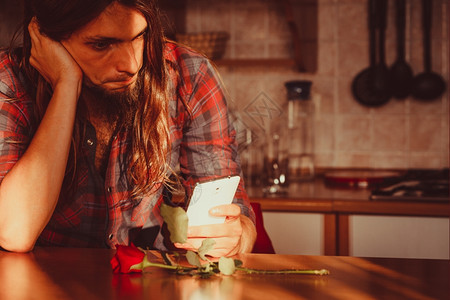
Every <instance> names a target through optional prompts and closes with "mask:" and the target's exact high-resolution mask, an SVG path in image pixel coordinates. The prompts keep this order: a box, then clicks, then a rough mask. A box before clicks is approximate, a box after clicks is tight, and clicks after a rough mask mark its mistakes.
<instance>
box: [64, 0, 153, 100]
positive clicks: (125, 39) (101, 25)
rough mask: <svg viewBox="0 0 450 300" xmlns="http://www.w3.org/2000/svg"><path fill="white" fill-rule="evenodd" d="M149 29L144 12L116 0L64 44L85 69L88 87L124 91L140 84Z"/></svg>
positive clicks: (117, 92) (113, 92)
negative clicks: (138, 81)
mask: <svg viewBox="0 0 450 300" xmlns="http://www.w3.org/2000/svg"><path fill="white" fill-rule="evenodd" d="M146 31H147V21H146V20H145V18H144V16H143V15H142V14H141V13H140V12H138V11H137V10H134V9H131V8H128V7H125V6H122V5H120V4H118V3H116V2H114V3H113V4H111V5H110V6H108V7H107V8H106V9H105V10H104V11H103V12H102V13H101V14H100V15H99V16H98V17H97V18H96V19H94V20H93V21H91V22H90V23H88V24H87V25H86V26H84V27H83V28H81V29H80V30H78V31H76V32H74V33H73V34H72V35H71V36H70V38H69V39H67V40H64V41H62V44H63V45H64V47H65V48H66V49H67V50H68V51H69V53H70V54H71V55H72V57H73V58H74V59H75V61H76V62H77V63H78V65H79V66H80V67H81V69H82V70H83V73H84V83H85V85H86V86H88V87H94V88H97V89H100V90H103V91H104V92H105V93H106V94H120V93H122V92H125V91H127V90H130V89H132V88H133V87H134V86H135V84H136V79H137V77H138V73H139V70H140V69H141V67H142V63H143V52H144V42H145V37H144V35H145V33H146Z"/></svg>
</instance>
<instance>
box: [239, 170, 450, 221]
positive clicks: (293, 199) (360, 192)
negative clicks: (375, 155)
mask: <svg viewBox="0 0 450 300" xmlns="http://www.w3.org/2000/svg"><path fill="white" fill-rule="evenodd" d="M246 189H247V192H248V195H249V197H250V200H251V201H253V202H258V203H260V204H261V208H262V210H263V211H287V212H319V213H357V214H379V215H405V216H430V217H448V216H449V214H450V202H433V201H398V200H385V201H380V200H377V201H374V200H370V199H369V196H370V193H371V190H370V189H369V188H366V189H364V188H341V187H330V186H328V185H326V184H325V182H324V180H323V178H322V177H319V178H316V179H315V180H314V181H310V182H302V183H295V184H291V185H289V188H288V192H287V193H286V194H285V195H279V196H265V195H264V194H263V192H262V188H261V187H247V188H246Z"/></svg>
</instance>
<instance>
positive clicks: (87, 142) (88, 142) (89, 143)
mask: <svg viewBox="0 0 450 300" xmlns="http://www.w3.org/2000/svg"><path fill="white" fill-rule="evenodd" d="M86 144H88V145H89V146H92V145H94V142H93V141H92V140H91V139H88V140H87V141H86Z"/></svg>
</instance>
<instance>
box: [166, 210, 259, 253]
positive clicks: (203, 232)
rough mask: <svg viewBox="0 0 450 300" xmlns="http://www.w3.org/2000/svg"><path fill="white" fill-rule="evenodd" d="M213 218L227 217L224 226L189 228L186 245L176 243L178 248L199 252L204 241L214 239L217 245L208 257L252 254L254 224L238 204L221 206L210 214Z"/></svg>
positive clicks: (254, 236) (254, 232)
mask: <svg viewBox="0 0 450 300" xmlns="http://www.w3.org/2000/svg"><path fill="white" fill-rule="evenodd" d="M209 213H210V214H211V215H212V216H217V217H225V222H224V223H223V224H213V225H203V226H191V227H189V228H188V239H187V242H186V243H183V244H180V243H176V244H175V246H176V247H177V248H182V249H185V250H191V251H197V249H198V248H199V247H200V246H201V244H202V242H203V240H205V239H207V238H211V239H213V240H214V241H215V242H216V243H215V244H214V247H213V249H212V250H210V251H209V252H208V253H207V255H210V256H213V257H221V256H233V255H235V254H237V253H246V252H251V251H252V248H253V244H254V242H255V240H256V229H255V225H254V224H253V222H252V221H251V220H250V219H249V218H248V217H246V216H244V215H242V214H241V209H240V207H239V206H238V205H236V204H229V205H220V206H216V207H214V208H212V209H211V210H210V212H209Z"/></svg>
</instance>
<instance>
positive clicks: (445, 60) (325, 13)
mask: <svg viewBox="0 0 450 300" xmlns="http://www.w3.org/2000/svg"><path fill="white" fill-rule="evenodd" d="M278 3H279V2H278V1H275V0H228V1H209V0H188V5H187V10H188V11H187V31H188V32H201V31H213V30H225V31H228V32H230V34H231V38H230V41H229V45H228V48H227V51H226V54H225V57H226V58H288V57H291V55H292V54H291V48H292V46H291V40H290V34H289V29H288V27H287V24H286V19H285V17H284V14H283V10H282V9H280V8H279V6H278V5H279V4H278ZM406 3H407V29H406V39H407V45H406V59H407V61H408V63H410V64H411V66H412V68H413V71H414V74H418V73H420V72H422V71H423V62H422V29H421V1H419V0H407V1H406ZM318 5H319V9H318V14H319V15H318V41H319V43H318V45H319V50H318V71H317V72H316V73H314V74H309V73H298V72H296V71H295V70H294V69H293V68H289V67H282V66H279V67H272V66H270V67H269V66H264V65H261V66H251V67H249V66H247V67H235V66H233V67H231V66H224V67H219V72H220V74H221V76H222V78H223V80H224V82H225V85H226V87H227V89H228V92H229V94H230V99H231V101H230V103H231V106H232V108H233V109H234V110H235V111H236V112H237V115H238V119H239V120H240V122H241V123H242V124H244V126H247V127H249V128H251V129H252V130H253V131H254V133H256V135H257V136H258V137H259V139H261V136H262V134H263V130H262V129H261V127H259V126H258V124H256V123H257V122H255V119H254V118H253V119H252V118H249V116H248V114H246V111H245V109H246V108H248V107H249V105H251V104H252V103H253V102H254V101H255V100H256V99H258V97H267V98H268V99H269V100H270V101H273V103H275V104H278V106H279V107H280V108H282V107H283V104H284V103H285V102H286V93H285V88H284V82H286V81H289V80H311V81H312V82H313V95H314V96H313V98H314V101H316V102H317V103H316V106H317V114H316V126H315V140H316V146H315V156H316V164H317V165H318V166H320V167H370V168H416V167H418V168H441V167H448V166H449V107H448V105H449V101H448V93H445V94H444V96H443V97H442V98H441V99H438V100H435V101H431V102H421V101H418V100H416V99H413V98H407V99H405V100H398V99H391V100H390V102H389V103H387V104H386V105H384V106H382V107H379V108H368V107H364V106H362V105H360V104H359V103H358V102H356V100H355V99H354V98H353V95H352V93H351V89H350V86H351V82H352V80H353V78H354V77H355V76H356V74H358V73H359V72H360V71H361V70H363V69H364V68H366V67H367V66H368V64H369V62H368V30H367V20H366V17H367V0H318ZM388 12H389V14H388V28H387V32H386V35H387V40H386V60H387V63H388V65H389V66H390V65H391V64H392V63H393V62H394V61H395V59H396V52H395V48H396V43H395V27H394V26H395V15H394V1H393V0H389V8H388ZM448 14H449V11H448V1H446V0H435V1H434V16H433V32H432V59H433V71H435V72H438V73H440V74H442V75H443V76H444V78H445V81H446V82H448V78H449V70H448V65H449V54H448V53H449V41H448V36H449V32H448Z"/></svg>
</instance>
